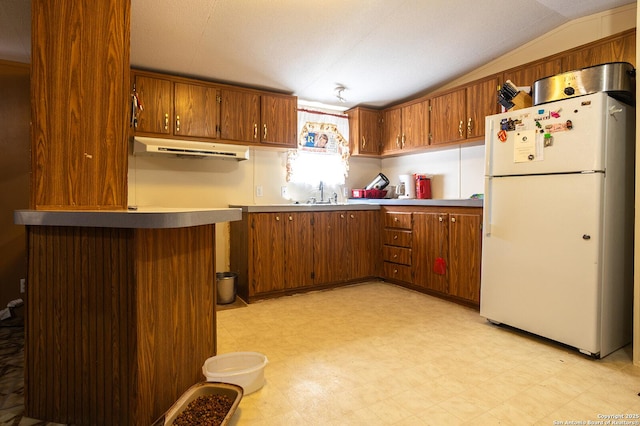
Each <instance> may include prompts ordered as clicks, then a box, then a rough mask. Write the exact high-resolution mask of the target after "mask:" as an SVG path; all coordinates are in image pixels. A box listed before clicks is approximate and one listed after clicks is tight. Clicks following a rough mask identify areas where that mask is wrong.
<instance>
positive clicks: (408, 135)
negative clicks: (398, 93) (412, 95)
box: [400, 100, 429, 149]
mask: <svg viewBox="0 0 640 426" xmlns="http://www.w3.org/2000/svg"><path fill="white" fill-rule="evenodd" d="M400 141H401V142H400V143H401V147H402V149H411V148H418V147H421V146H427V145H429V101H427V100H425V101H420V102H415V103H411V104H408V105H405V106H403V107H402V137H401V139H400Z"/></svg>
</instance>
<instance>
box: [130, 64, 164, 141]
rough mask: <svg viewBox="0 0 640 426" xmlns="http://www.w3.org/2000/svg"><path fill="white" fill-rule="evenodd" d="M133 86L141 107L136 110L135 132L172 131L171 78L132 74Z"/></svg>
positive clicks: (162, 132)
mask: <svg viewBox="0 0 640 426" xmlns="http://www.w3.org/2000/svg"><path fill="white" fill-rule="evenodd" d="M133 84H134V88H135V90H136V93H137V94H138V98H139V99H140V104H141V105H142V108H141V109H140V110H139V111H138V114H137V117H138V120H137V124H136V127H135V131H136V132H141V133H158V134H164V135H170V134H172V133H173V118H172V117H173V90H172V86H173V83H172V82H171V80H167V79H163V78H157V77H149V76H142V75H134V78H133Z"/></svg>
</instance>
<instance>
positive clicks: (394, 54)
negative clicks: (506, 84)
mask: <svg viewBox="0 0 640 426" xmlns="http://www.w3.org/2000/svg"><path fill="white" fill-rule="evenodd" d="M629 3H635V1H630V0H481V1H480V0H478V1H472V0H321V1H320V0H305V1H303V0H181V1H175V0H131V65H132V66H135V67H141V68H145V69H151V70H157V71H165V72H170V73H175V74H180V75H185V76H192V77H198V78H205V79H212V80H217V81H223V82H229V83H235V84H240V85H249V86H253V87H258V88H265V89H272V90H278V91H283V92H287V93H293V94H296V95H297V96H298V97H299V98H300V99H304V100H309V101H316V102H321V103H324V104H329V105H337V106H347V107H348V106H353V105H356V104H367V105H371V106H384V105H387V104H389V103H391V102H393V101H395V100H398V99H402V98H406V97H408V96H410V95H412V94H414V93H418V92H422V91H425V90H428V89H430V88H435V87H438V86H439V85H442V84H444V83H446V82H447V81H450V80H452V79H454V78H456V77H458V76H460V75H464V74H465V73H468V72H470V71H472V70H473V69H474V68H476V67H478V66H480V65H483V64H485V63H487V62H489V61H491V60H493V59H495V58H497V57H499V56H500V55H502V54H505V53H506V52H509V51H510V50H513V49H514V48H516V47H518V46H521V45H523V44H525V43H526V42H528V41H531V40H533V39H535V38H537V37H539V36H541V35H542V34H544V33H546V32H548V31H550V30H552V29H554V28H556V27H558V26H560V25H562V24H564V23H566V22H568V21H570V20H573V19H577V18H580V17H583V16H587V15H590V14H593V13H597V12H601V11H604V10H608V9H612V8H615V7H618V6H623V5H625V4H629ZM0 58H2V59H8V60H13V61H19V62H29V61H30V1H29V0H2V1H0ZM337 86H344V87H345V90H344V91H343V92H342V96H343V97H344V98H345V100H346V102H345V103H340V102H339V101H338V100H337V98H336V91H335V88H336V87H337Z"/></svg>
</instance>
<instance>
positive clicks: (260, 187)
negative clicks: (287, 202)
mask: <svg viewBox="0 0 640 426" xmlns="http://www.w3.org/2000/svg"><path fill="white" fill-rule="evenodd" d="M256 197H262V186H261V185H258V186H256Z"/></svg>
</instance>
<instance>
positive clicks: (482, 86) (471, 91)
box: [465, 77, 499, 139]
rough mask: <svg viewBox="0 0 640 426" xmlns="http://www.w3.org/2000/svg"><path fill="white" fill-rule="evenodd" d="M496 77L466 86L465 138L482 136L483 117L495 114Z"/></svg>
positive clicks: (497, 82) (497, 109)
mask: <svg viewBox="0 0 640 426" xmlns="http://www.w3.org/2000/svg"><path fill="white" fill-rule="evenodd" d="M498 84H499V81H498V77H494V78H491V79H488V80H484V81H481V82H479V83H476V84H473V85H472V86H469V87H468V88H467V122H466V123H465V124H466V126H467V139H471V138H482V137H483V136H484V119H485V117H486V116H487V115H493V114H497V113H498V112H499V108H498Z"/></svg>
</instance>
